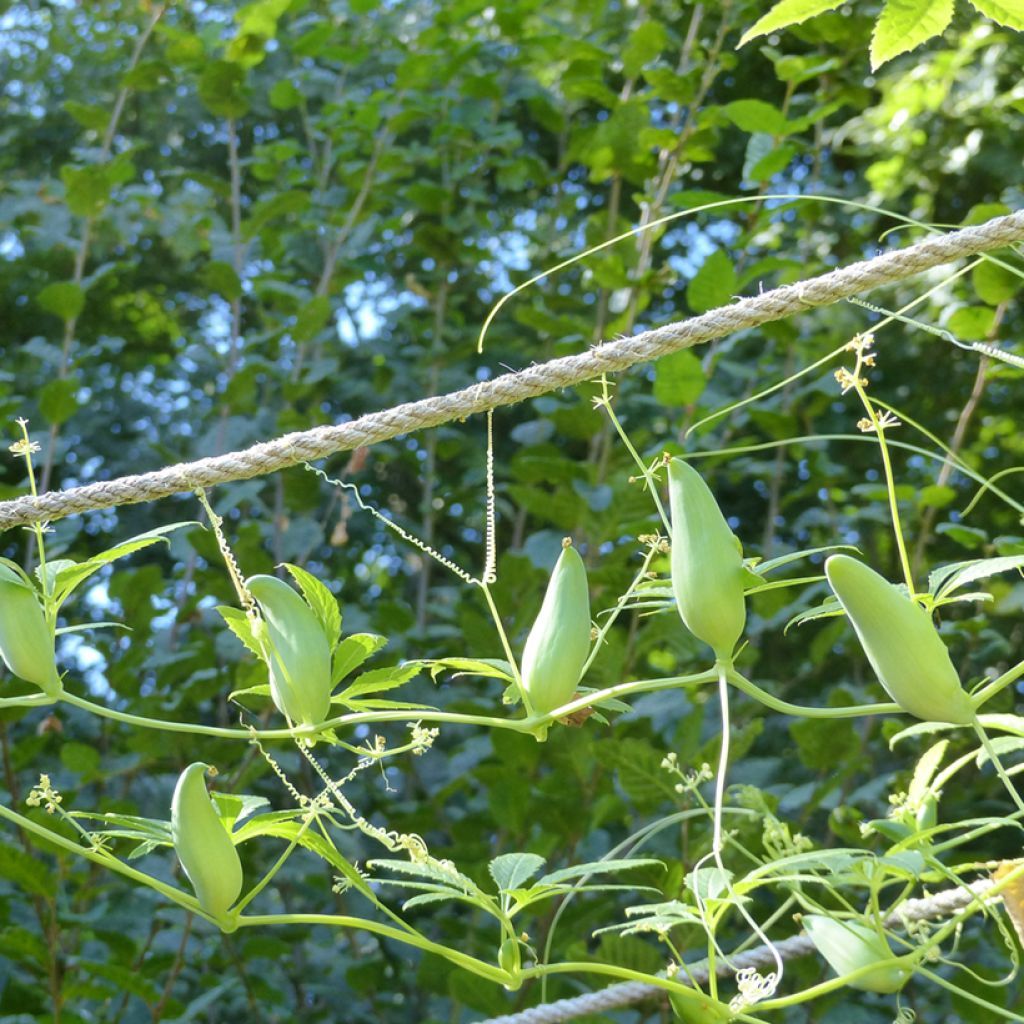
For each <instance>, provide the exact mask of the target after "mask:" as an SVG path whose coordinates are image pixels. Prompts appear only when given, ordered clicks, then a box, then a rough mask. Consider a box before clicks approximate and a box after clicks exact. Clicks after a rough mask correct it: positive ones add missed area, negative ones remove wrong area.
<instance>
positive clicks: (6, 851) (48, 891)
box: [0, 842, 57, 898]
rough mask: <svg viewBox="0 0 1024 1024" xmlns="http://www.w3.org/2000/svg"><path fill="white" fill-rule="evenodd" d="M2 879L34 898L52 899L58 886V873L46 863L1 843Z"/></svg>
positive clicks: (0, 865)
mask: <svg viewBox="0 0 1024 1024" xmlns="http://www.w3.org/2000/svg"><path fill="white" fill-rule="evenodd" d="M0 878H5V879H7V881H9V882H13V883H14V884H15V885H16V886H17V887H18V888H19V889H22V890H23V891H25V892H27V893H31V894H32V895H34V896H45V897H47V898H50V897H52V895H53V892H54V889H55V886H56V880H57V873H56V872H55V871H53V870H52V869H51V867H50V865H49V864H47V863H46V862H45V861H42V860H37V859H36V858H35V857H33V856H32V855H31V854H28V853H26V852H25V851H24V850H19V849H18V848H17V847H15V846H10V845H8V844H7V843H3V842H0Z"/></svg>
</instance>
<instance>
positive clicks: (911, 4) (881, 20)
mask: <svg viewBox="0 0 1024 1024" xmlns="http://www.w3.org/2000/svg"><path fill="white" fill-rule="evenodd" d="M952 19H953V0H886V3H885V6H884V7H883V8H882V13H881V14H880V15H879V16H878V21H876V22H875V31H874V32H873V33H872V35H871V69H872V71H874V70H875V69H876V68H878V67H880V66H881V65H882V64H884V63H885V62H886V61H887V60H892V58H893V57H897V56H899V55H900V54H901V53H906V52H907V51H908V50H913V49H914V47H915V46H919V45H920V44H921V43H923V42H925V41H926V40H928V39H931V38H932V37H933V36H937V35H938V34H939V33H940V32H942V31H944V30H945V28H946V27H947V26H948V25H949V23H950V21H951V20H952Z"/></svg>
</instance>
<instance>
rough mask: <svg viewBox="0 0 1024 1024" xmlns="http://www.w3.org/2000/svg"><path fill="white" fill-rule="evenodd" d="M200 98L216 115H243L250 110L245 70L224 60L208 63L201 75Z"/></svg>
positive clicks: (231, 116) (229, 116) (235, 117)
mask: <svg viewBox="0 0 1024 1024" xmlns="http://www.w3.org/2000/svg"><path fill="white" fill-rule="evenodd" d="M199 99H200V100H201V101H202V104H203V106H204V107H206V109H207V110H208V111H209V112H210V113H211V114H213V115H214V117H226V118H231V119H237V118H239V117H243V116H244V115H245V114H246V113H248V110H249V94H248V90H247V88H246V83H245V71H244V70H243V69H242V67H241V66H240V65H238V64H229V63H228V62H227V61H223V60H215V61H213V62H212V63H210V64H207V65H206V67H205V68H204V69H203V73H202V74H201V75H200V76H199Z"/></svg>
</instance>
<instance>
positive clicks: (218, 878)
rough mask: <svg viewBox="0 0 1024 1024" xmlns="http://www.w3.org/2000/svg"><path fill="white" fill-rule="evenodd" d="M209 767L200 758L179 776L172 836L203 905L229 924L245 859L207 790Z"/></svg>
mask: <svg viewBox="0 0 1024 1024" xmlns="http://www.w3.org/2000/svg"><path fill="white" fill-rule="evenodd" d="M208 768H209V765H206V764H203V763H202V762H201V761H197V762H195V763H194V764H190V765H189V766H188V767H187V768H186V769H185V770H184V771H183V772H182V773H181V775H180V776H179V778H178V784H177V786H175V787H174V798H173V800H172V801H171V836H172V838H173V840H174V851H175V853H177V855H178V860H179V861H181V866H182V867H183V868H184V869H185V874H186V875H188V880H189V881H190V882H191V883H192V888H193V889H195V893H196V898H197V899H198V900H199V905H200V906H201V907H202V908H203V910H205V911H206V912H207V913H208V914H209V915H210V916H211V917H213V918H216V919H217V920H218V921H219V922H224V924H225V925H226V924H228V920H229V919H228V918H227V913H228V910H229V909H230V908H231V906H232V904H234V903H235V901H236V900H237V899H238V895H239V893H240V892H241V891H242V863H241V861H240V860H239V859H238V851H237V850H236V849H235V844H234V843H233V842H232V841H231V836H230V835H228V831H227V829H226V828H225V827H224V823H223V822H222V821H221V819H220V815H219V814H218V813H217V810H216V808H215V807H214V806H213V801H212V800H211V799H210V794H209V792H207V789H206V781H205V778H204V777H205V775H206V772H207V769H208ZM228 930H230V928H229V929H228Z"/></svg>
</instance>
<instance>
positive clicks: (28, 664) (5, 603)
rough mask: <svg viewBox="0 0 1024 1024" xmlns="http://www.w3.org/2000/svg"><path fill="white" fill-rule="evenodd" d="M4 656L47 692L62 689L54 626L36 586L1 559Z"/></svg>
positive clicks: (14, 669) (0, 649)
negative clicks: (55, 649)
mask: <svg viewBox="0 0 1024 1024" xmlns="http://www.w3.org/2000/svg"><path fill="white" fill-rule="evenodd" d="M0 657H2V658H3V660H4V664H5V665H6V666H7V667H8V668H9V669H10V670H11V672H12V673H13V674H14V675H16V676H17V677H18V678H19V679H24V680H25V681H26V682H29V683H34V684H35V685H36V686H38V687H40V689H42V690H43V691H44V692H46V693H49V694H55V693H57V692H58V691H59V690H60V676H59V674H58V673H57V660H56V657H55V656H54V638H53V630H52V629H51V628H50V627H49V626H48V625H47V623H46V616H45V615H44V614H43V608H42V605H40V603H39V598H38V597H37V596H36V591H35V587H33V586H32V584H31V583H30V582H29V581H28V580H27V579H26V578H25V577H23V576H22V575H20V574H19V573H17V572H15V571H14V570H13V569H12V568H10V567H9V566H8V565H5V564H3V563H0Z"/></svg>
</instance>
